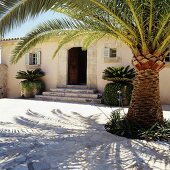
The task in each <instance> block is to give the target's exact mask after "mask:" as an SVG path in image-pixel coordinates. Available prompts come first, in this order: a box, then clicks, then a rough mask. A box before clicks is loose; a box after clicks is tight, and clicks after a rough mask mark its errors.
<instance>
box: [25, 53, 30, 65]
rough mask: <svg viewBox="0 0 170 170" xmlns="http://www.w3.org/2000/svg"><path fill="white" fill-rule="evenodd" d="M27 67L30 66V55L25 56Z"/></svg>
mask: <svg viewBox="0 0 170 170" xmlns="http://www.w3.org/2000/svg"><path fill="white" fill-rule="evenodd" d="M25 65H30V53H26V54H25Z"/></svg>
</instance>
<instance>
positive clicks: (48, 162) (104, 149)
mask: <svg viewBox="0 0 170 170" xmlns="http://www.w3.org/2000/svg"><path fill="white" fill-rule="evenodd" d="M163 108H164V117H166V118H169V119H170V106H163ZM114 109H116V108H109V107H104V106H94V105H83V104H71V103H59V102H45V101H33V100H21V99H0V170H58V169H59V170H60V169H66V170H67V169H73V170H77V169H81V170H86V169H87V170H114V169H115V170H123V169H134V170H150V169H154V170H170V144H169V143H165V142H146V141H141V140H130V139H126V138H122V137H118V136H115V135H112V134H109V133H107V132H106V131H105V129H104V124H105V123H106V122H107V120H108V118H107V117H109V115H110V112H111V111H112V110H114ZM125 111H127V109H125Z"/></svg>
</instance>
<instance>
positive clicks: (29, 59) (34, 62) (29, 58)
mask: <svg viewBox="0 0 170 170" xmlns="http://www.w3.org/2000/svg"><path fill="white" fill-rule="evenodd" d="M25 65H27V66H39V65H41V51H37V52H31V53H27V54H26V56H25Z"/></svg>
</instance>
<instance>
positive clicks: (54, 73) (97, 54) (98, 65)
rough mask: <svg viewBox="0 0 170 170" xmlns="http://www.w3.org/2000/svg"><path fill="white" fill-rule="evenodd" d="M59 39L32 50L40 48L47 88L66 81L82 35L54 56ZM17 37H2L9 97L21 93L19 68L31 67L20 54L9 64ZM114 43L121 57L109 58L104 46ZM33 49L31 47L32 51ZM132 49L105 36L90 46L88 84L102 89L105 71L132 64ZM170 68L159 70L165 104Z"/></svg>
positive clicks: (169, 97) (169, 99)
mask: <svg viewBox="0 0 170 170" xmlns="http://www.w3.org/2000/svg"><path fill="white" fill-rule="evenodd" d="M57 42H58V40H57V39H53V40H50V41H48V42H45V43H42V44H39V45H37V46H36V47H35V48H34V49H33V50H35V49H39V50H41V68H42V70H43V71H45V73H46V76H45V77H44V78H43V79H44V81H45V83H46V87H47V90H49V89H50V88H55V87H57V86H63V85H66V84H67V67H68V66H67V64H68V62H67V61H68V50H69V49H70V48H73V47H81V46H82V42H81V39H79V40H75V41H72V42H70V43H68V44H66V45H65V46H64V47H63V48H62V49H61V50H60V51H59V53H58V54H57V55H56V57H55V58H54V59H53V60H52V55H53V52H54V51H55V49H56V47H57ZM15 44H16V41H3V42H1V43H0V46H2V63H3V64H6V65H7V66H8V79H7V84H8V86H7V91H8V97H18V96H20V89H19V82H20V80H17V79H15V75H16V73H17V71H19V70H26V69H28V68H27V67H26V65H25V57H23V58H21V60H19V62H18V63H17V64H15V65H11V64H10V57H11V52H12V49H13V48H14V46H15ZM105 47H111V48H116V49H117V55H118V59H116V60H115V59H109V58H105V57H104V52H103V50H104V48H105ZM30 52H31V51H30ZM131 58H132V53H131V50H130V49H129V48H128V47H127V46H126V45H124V44H122V43H121V42H120V41H118V40H115V39H111V38H108V37H105V38H103V39H101V40H100V41H98V42H97V43H94V44H92V45H91V46H90V47H89V48H88V49H87V85H88V86H89V87H95V88H97V89H98V90H99V91H101V92H102V91H103V89H104V86H105V85H106V83H107V81H105V80H103V79H102V72H103V70H104V69H105V68H107V67H109V66H115V67H118V66H122V65H123V66H127V65H130V64H131ZM169 87H170V68H167V67H166V68H165V69H163V70H162V71H161V72H160V92H161V101H162V103H163V104H170V90H169Z"/></svg>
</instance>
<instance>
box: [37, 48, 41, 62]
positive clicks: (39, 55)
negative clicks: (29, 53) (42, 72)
mask: <svg viewBox="0 0 170 170" xmlns="http://www.w3.org/2000/svg"><path fill="white" fill-rule="evenodd" d="M40 64H41V51H38V52H37V65H40Z"/></svg>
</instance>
